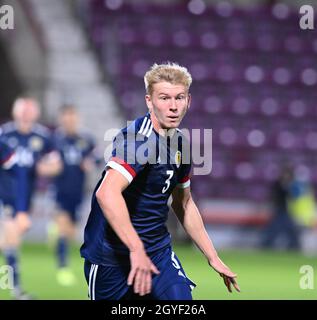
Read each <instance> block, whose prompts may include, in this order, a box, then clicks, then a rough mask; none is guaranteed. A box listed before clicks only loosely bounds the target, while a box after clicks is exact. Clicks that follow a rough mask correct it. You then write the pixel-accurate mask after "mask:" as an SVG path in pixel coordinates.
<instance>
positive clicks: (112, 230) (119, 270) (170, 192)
mask: <svg viewBox="0 0 317 320" xmlns="http://www.w3.org/2000/svg"><path fill="white" fill-rule="evenodd" d="M144 82H145V88H146V96H145V100H146V104H147V107H148V109H149V112H148V113H147V114H146V115H145V116H143V117H141V118H138V119H136V120H135V121H133V122H132V123H131V124H130V125H129V126H128V127H126V128H124V129H122V130H121V132H120V133H119V134H118V135H117V136H116V137H115V139H114V142H113V152H112V157H111V158H110V160H109V161H108V163H107V165H106V168H105V170H104V172H103V175H102V178H101V180H100V181H99V183H98V184H97V186H96V188H95V192H94V194H93V198H92V206H91V212H90V215H89V218H88V221H87V225H86V227H85V234H84V243H83V245H82V247H81V255H82V257H84V258H85V264H84V271H85V277H86V280H87V283H88V286H89V296H90V298H91V299H92V300H101V299H109V300H117V299H118V300H119V299H138V298H141V299H145V298H147V299H155V300H179V299H180V300H188V299H192V295H191V289H192V288H193V287H195V284H194V283H193V282H192V281H191V280H190V279H189V278H188V277H187V276H186V273H185V271H184V269H183V267H182V265H181V263H180V261H179V259H178V258H177V256H176V254H175V253H174V252H173V250H172V248H171V236H170V234H169V232H168V230H167V228H166V220H167V215H168V211H169V210H168V199H169V197H170V196H172V208H173V210H174V212H175V214H176V215H177V217H178V219H179V221H180V222H181V223H182V225H183V227H184V229H185V230H186V232H187V233H188V235H189V236H190V237H191V238H192V240H193V241H194V242H195V243H196V245H197V246H198V248H199V249H200V250H201V251H202V253H203V254H204V255H205V257H206V258H207V261H208V263H209V265H210V266H211V267H212V268H213V269H214V270H215V271H217V272H218V273H219V274H220V276H221V277H222V278H223V280H224V283H225V285H226V286H227V288H228V290H229V291H230V292H231V291H232V286H233V287H234V288H235V289H236V290H237V291H239V287H238V284H237V282H236V279H235V278H236V274H234V273H233V272H232V271H231V270H230V269H229V268H228V267H227V266H226V265H225V264H224V263H223V262H222V261H221V259H220V258H219V256H218V254H217V252H216V250H215V248H214V246H213V244H212V241H211V240H210V238H209V236H208V234H207V232H206V229H205V227H204V224H203V222H202V219H201V216H200V213H199V211H198V209H197V207H196V204H195V202H194V200H193V198H192V196H191V192H190V170H191V164H190V161H189V155H188V154H186V152H182V150H183V146H184V144H186V139H185V138H184V136H183V134H182V133H181V131H180V130H178V129H177V128H178V127H179V125H180V123H181V121H182V119H183V117H184V116H185V114H186V112H187V111H188V109H189V106H190V101H191V96H190V93H189V88H190V85H191V82H192V78H191V75H190V73H189V72H188V71H187V69H186V68H185V67H182V66H179V65H178V64H174V63H167V64H161V65H158V64H154V65H153V66H152V67H151V69H150V70H148V71H147V72H146V74H145V76H144Z"/></svg>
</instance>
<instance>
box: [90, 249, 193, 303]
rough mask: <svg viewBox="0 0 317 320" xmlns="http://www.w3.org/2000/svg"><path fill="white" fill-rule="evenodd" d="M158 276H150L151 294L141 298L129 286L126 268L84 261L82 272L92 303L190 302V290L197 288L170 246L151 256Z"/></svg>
mask: <svg viewBox="0 0 317 320" xmlns="http://www.w3.org/2000/svg"><path fill="white" fill-rule="evenodd" d="M151 260H152V262H153V263H154V264H155V266H156V267H157V268H158V269H159V271H160V274H158V275H156V274H153V276H152V291H151V294H149V295H145V296H143V297H141V296H139V295H137V294H135V293H134V292H133V285H132V286H128V284H127V279H128V275H129V272H130V266H129V265H121V266H115V267H113V266H103V265H96V264H92V263H90V262H89V261H88V260H85V265H84V271H85V277H86V281H87V284H88V287H89V292H88V296H89V298H90V299H91V300H121V299H122V300H139V299H141V300H143V299H144V300H147V299H150V300H191V299H192V296H191V290H192V289H193V288H194V287H196V285H195V283H194V282H192V281H191V280H190V279H189V278H188V277H187V276H186V274H185V271H184V269H183V267H182V265H181V263H180V261H179V259H178V258H177V256H176V254H175V253H174V252H173V251H172V249H171V248H170V247H168V248H166V249H164V250H163V251H161V252H159V253H157V254H155V255H154V256H151Z"/></svg>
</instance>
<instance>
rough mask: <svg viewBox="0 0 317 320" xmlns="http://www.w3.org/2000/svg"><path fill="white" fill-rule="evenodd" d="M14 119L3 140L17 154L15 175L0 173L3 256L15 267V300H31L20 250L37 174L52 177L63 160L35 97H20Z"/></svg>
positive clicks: (14, 111) (29, 220) (13, 112)
mask: <svg viewBox="0 0 317 320" xmlns="http://www.w3.org/2000/svg"><path fill="white" fill-rule="evenodd" d="M12 115H13V120H14V121H12V122H9V123H6V124H4V125H3V127H2V135H1V140H2V141H4V142H5V143H6V144H7V145H8V146H9V147H10V148H11V149H13V150H14V151H15V157H16V165H15V166H16V167H15V169H14V171H15V174H14V175H12V174H9V173H8V172H5V171H4V170H2V171H1V172H0V175H1V177H0V180H1V189H0V199H1V202H2V203H3V207H4V210H3V212H4V215H5V223H4V233H5V239H4V244H3V253H4V256H5V259H6V262H7V264H8V265H9V266H11V267H12V268H13V283H14V290H13V292H12V294H13V297H14V298H15V299H18V300H27V299H30V298H31V296H30V295H28V294H27V293H26V292H24V291H23V290H22V288H21V285H20V276H19V260H18V249H19V246H20V243H21V238H22V236H23V234H24V233H25V232H26V231H27V230H28V229H29V228H30V227H31V219H30V217H29V212H30V207H31V198H32V194H33V191H34V187H35V186H34V184H35V178H36V174H37V173H39V174H41V175H43V176H52V175H54V174H56V173H57V172H58V171H59V170H60V161H59V160H58V157H57V156H53V153H52V143H51V140H50V136H49V132H48V130H47V129H46V128H44V127H43V126H41V125H39V124H36V121H37V119H38V117H39V115H40V111H39V106H38V104H37V102H36V101H35V100H34V99H32V98H18V99H17V100H16V101H15V103H14V105H13V110H12Z"/></svg>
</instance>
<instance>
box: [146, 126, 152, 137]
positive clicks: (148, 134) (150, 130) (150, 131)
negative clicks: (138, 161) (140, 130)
mask: <svg viewBox="0 0 317 320" xmlns="http://www.w3.org/2000/svg"><path fill="white" fill-rule="evenodd" d="M152 130H153V124H151V126H150V129H149V132H148V133H147V134H146V137H149V136H150V134H151V133H152Z"/></svg>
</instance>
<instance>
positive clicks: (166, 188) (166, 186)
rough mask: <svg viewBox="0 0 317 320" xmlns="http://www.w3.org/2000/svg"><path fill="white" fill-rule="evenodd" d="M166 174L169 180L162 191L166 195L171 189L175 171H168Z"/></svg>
mask: <svg viewBox="0 0 317 320" xmlns="http://www.w3.org/2000/svg"><path fill="white" fill-rule="evenodd" d="M166 173H167V174H168V178H167V179H166V180H165V186H164V187H163V189H162V193H165V192H166V191H167V190H168V188H169V187H170V185H171V179H172V177H173V175H174V171H173V170H166Z"/></svg>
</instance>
